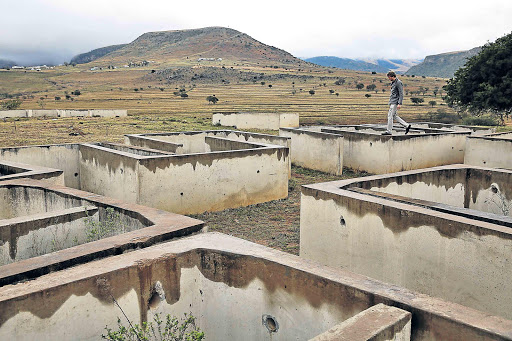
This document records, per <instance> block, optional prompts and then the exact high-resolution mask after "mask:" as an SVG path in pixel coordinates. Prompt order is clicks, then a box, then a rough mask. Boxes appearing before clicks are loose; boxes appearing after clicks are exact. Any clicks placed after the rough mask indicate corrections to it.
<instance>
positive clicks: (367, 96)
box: [364, 94, 372, 98]
mask: <svg viewBox="0 0 512 341" xmlns="http://www.w3.org/2000/svg"><path fill="white" fill-rule="evenodd" d="M364 96H365V97H366V98H370V97H372V95H370V94H364Z"/></svg>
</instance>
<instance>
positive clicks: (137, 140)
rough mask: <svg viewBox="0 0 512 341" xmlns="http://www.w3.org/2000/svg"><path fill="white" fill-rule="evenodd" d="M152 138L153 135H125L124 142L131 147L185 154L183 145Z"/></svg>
mask: <svg viewBox="0 0 512 341" xmlns="http://www.w3.org/2000/svg"><path fill="white" fill-rule="evenodd" d="M152 136H153V135H125V136H124V142H125V143H126V144H127V145H131V146H138V147H143V148H150V149H156V150H161V151H165V152H170V153H177V154H183V144H181V143H172V142H167V141H162V140H161V139H155V138H152Z"/></svg>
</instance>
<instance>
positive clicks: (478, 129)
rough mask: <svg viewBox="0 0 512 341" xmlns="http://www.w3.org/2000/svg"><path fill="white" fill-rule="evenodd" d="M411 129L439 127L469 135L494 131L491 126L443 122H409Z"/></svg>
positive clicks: (479, 134)
mask: <svg viewBox="0 0 512 341" xmlns="http://www.w3.org/2000/svg"><path fill="white" fill-rule="evenodd" d="M411 125H412V128H413V129H439V130H445V131H464V132H470V133H471V136H482V135H487V134H492V133H495V132H496V128H493V127H479V126H467V125H459V124H445V123H435V122H411Z"/></svg>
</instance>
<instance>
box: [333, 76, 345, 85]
mask: <svg viewBox="0 0 512 341" xmlns="http://www.w3.org/2000/svg"><path fill="white" fill-rule="evenodd" d="M343 84H345V78H340V79H338V80H337V81H336V82H334V85H343Z"/></svg>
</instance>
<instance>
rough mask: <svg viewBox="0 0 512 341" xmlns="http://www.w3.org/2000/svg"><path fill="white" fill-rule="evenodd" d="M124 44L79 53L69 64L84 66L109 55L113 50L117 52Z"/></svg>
mask: <svg viewBox="0 0 512 341" xmlns="http://www.w3.org/2000/svg"><path fill="white" fill-rule="evenodd" d="M125 46H126V44H119V45H111V46H105V47H100V48H99V49H95V50H92V51H89V52H86V53H81V54H79V55H76V56H74V57H73V58H71V61H70V64H72V63H77V64H84V63H89V62H92V61H94V60H96V59H98V58H101V57H103V56H104V55H106V54H109V53H111V52H113V51H115V50H119V49H120V48H123V47H125Z"/></svg>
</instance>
